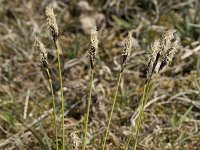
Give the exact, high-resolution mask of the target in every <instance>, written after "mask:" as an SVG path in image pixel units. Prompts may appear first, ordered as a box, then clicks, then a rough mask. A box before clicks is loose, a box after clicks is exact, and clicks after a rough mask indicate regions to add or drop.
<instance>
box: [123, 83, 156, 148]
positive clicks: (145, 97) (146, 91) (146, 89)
mask: <svg viewBox="0 0 200 150" xmlns="http://www.w3.org/2000/svg"><path fill="white" fill-rule="evenodd" d="M155 83H156V80H155V81H154V82H153V83H150V81H148V82H147V83H146V84H145V86H144V90H143V96H142V99H141V104H140V110H139V115H138V118H137V119H136V126H135V127H133V128H132V131H131V134H130V136H129V138H128V141H127V144H126V146H125V150H127V149H128V145H129V143H130V141H131V140H132V138H133V133H134V131H135V130H136V137H135V144H134V150H135V149H136V147H137V140H138V136H139V133H140V129H141V122H142V117H143V114H144V109H145V105H146V103H147V100H148V98H149V96H150V94H151V92H152V89H153V87H154V85H155Z"/></svg>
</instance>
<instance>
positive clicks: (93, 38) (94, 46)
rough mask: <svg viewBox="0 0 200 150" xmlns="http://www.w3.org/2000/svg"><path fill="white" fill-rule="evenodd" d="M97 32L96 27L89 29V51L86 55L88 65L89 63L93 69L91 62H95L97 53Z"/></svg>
mask: <svg viewBox="0 0 200 150" xmlns="http://www.w3.org/2000/svg"><path fill="white" fill-rule="evenodd" d="M98 43H99V41H98V31H97V27H96V26H94V27H93V28H92V29H91V34H90V44H91V47H90V50H89V51H88V54H89V56H90V63H91V67H92V68H94V64H93V61H95V59H96V55H97V53H98Z"/></svg>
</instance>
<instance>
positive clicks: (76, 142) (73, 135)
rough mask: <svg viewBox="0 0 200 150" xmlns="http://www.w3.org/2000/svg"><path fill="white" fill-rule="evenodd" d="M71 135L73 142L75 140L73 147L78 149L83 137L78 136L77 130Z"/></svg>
mask: <svg viewBox="0 0 200 150" xmlns="http://www.w3.org/2000/svg"><path fill="white" fill-rule="evenodd" d="M70 137H71V139H72V142H73V148H74V149H75V150H78V147H79V145H80V143H81V139H80V138H79V137H78V136H77V134H76V132H72V133H71V134H70Z"/></svg>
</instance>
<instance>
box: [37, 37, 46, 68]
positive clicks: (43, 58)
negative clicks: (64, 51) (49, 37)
mask: <svg viewBox="0 0 200 150" xmlns="http://www.w3.org/2000/svg"><path fill="white" fill-rule="evenodd" d="M34 50H35V52H36V53H38V54H39V56H40V61H41V63H42V66H43V67H44V68H48V62H47V51H46V48H45V46H44V44H43V43H42V42H41V41H40V40H39V39H38V38H37V37H36V38H35V44H34Z"/></svg>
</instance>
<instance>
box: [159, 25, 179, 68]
mask: <svg viewBox="0 0 200 150" xmlns="http://www.w3.org/2000/svg"><path fill="white" fill-rule="evenodd" d="M175 32H176V30H175V29H169V30H168V31H166V33H165V34H164V35H163V39H162V43H163V44H162V55H163V60H162V62H161V65H160V68H159V71H160V70H162V69H163V68H164V67H165V66H169V65H170V63H171V61H172V59H173V57H174V55H175V53H176V52H177V49H178V47H179V40H178V39H177V38H176V37H175V35H174V34H175Z"/></svg>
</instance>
